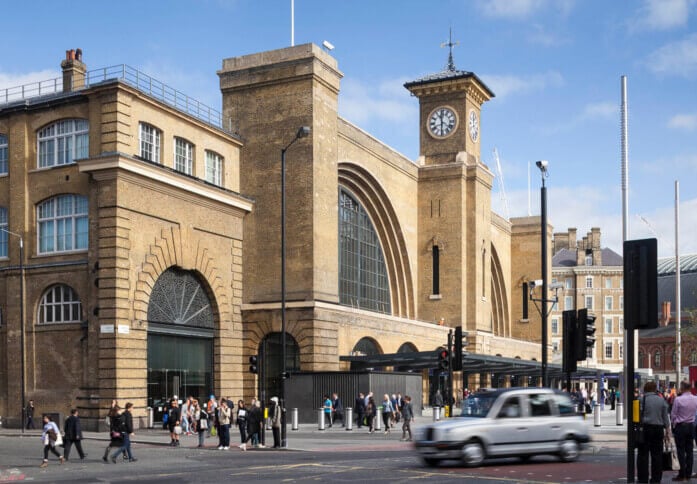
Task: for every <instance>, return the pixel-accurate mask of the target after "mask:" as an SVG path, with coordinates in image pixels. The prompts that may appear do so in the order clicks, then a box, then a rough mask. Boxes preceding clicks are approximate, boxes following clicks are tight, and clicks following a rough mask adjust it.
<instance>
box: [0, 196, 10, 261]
mask: <svg viewBox="0 0 697 484" xmlns="http://www.w3.org/2000/svg"><path fill="white" fill-rule="evenodd" d="M8 235H9V234H8V233H7V209H6V208H5V207H0V257H7V237H8Z"/></svg>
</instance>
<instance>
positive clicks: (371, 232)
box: [339, 190, 391, 313]
mask: <svg viewBox="0 0 697 484" xmlns="http://www.w3.org/2000/svg"><path fill="white" fill-rule="evenodd" d="M339 302H340V303H341V304H343V305H346V306H352V307H357V308H361V309H368V310H371V311H378V312H381V313H390V312H391V307H390V286H389V281H388V279H387V268H386V266H385V258H384V256H383V253H382V247H381V246H380V240H379V238H378V235H377V233H376V232H375V228H374V227H373V223H372V222H371V220H370V217H369V216H368V214H367V213H366V211H365V209H364V208H363V207H362V206H361V205H360V204H359V203H358V202H357V201H356V200H355V199H354V198H353V197H351V196H350V195H349V194H348V193H347V192H346V191H344V190H341V193H340V195H339Z"/></svg>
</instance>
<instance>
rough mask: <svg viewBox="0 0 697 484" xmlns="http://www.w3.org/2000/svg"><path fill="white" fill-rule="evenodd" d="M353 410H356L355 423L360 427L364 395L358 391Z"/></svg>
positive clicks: (363, 409) (363, 411) (363, 413)
mask: <svg viewBox="0 0 697 484" xmlns="http://www.w3.org/2000/svg"><path fill="white" fill-rule="evenodd" d="M354 405H355V407H356V408H355V411H356V425H357V426H358V428H359V429H360V428H361V426H362V425H363V418H364V416H365V395H363V394H362V393H359V394H358V396H357V397H356V403H355V404H354Z"/></svg>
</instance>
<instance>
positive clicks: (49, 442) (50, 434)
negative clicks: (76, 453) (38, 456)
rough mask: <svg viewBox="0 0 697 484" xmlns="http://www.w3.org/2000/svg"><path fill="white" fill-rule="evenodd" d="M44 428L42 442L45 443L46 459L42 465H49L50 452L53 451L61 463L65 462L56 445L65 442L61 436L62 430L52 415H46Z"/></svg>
mask: <svg viewBox="0 0 697 484" xmlns="http://www.w3.org/2000/svg"><path fill="white" fill-rule="evenodd" d="M43 421H44V430H43V432H42V433H41V442H42V443H43V445H44V460H43V462H42V463H41V466H40V467H46V466H48V453H49V452H51V453H52V454H53V455H55V456H56V457H58V460H60V463H61V464H63V462H64V461H65V459H64V458H63V456H62V455H60V454H59V453H58V451H57V450H56V446H58V445H62V444H63V439H62V437H61V432H60V430H59V429H58V425H56V423H55V422H54V421H53V420H51V417H50V416H48V415H44V418H43Z"/></svg>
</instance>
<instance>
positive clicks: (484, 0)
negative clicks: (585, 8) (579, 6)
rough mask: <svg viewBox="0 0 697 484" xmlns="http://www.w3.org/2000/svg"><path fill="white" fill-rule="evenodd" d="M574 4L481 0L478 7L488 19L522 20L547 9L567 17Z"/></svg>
mask: <svg viewBox="0 0 697 484" xmlns="http://www.w3.org/2000/svg"><path fill="white" fill-rule="evenodd" d="M574 3H575V2H574V0H479V1H478V2H477V4H476V5H477V8H478V10H479V11H480V12H482V14H484V15H485V16H487V17H497V18H506V19H511V20H520V19H525V18H528V17H530V16H532V15H534V14H536V13H538V12H540V11H542V10H545V9H547V8H554V9H556V10H558V11H559V12H560V13H562V14H564V15H566V14H568V13H569V12H570V11H571V9H572V8H573V5H574Z"/></svg>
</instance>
